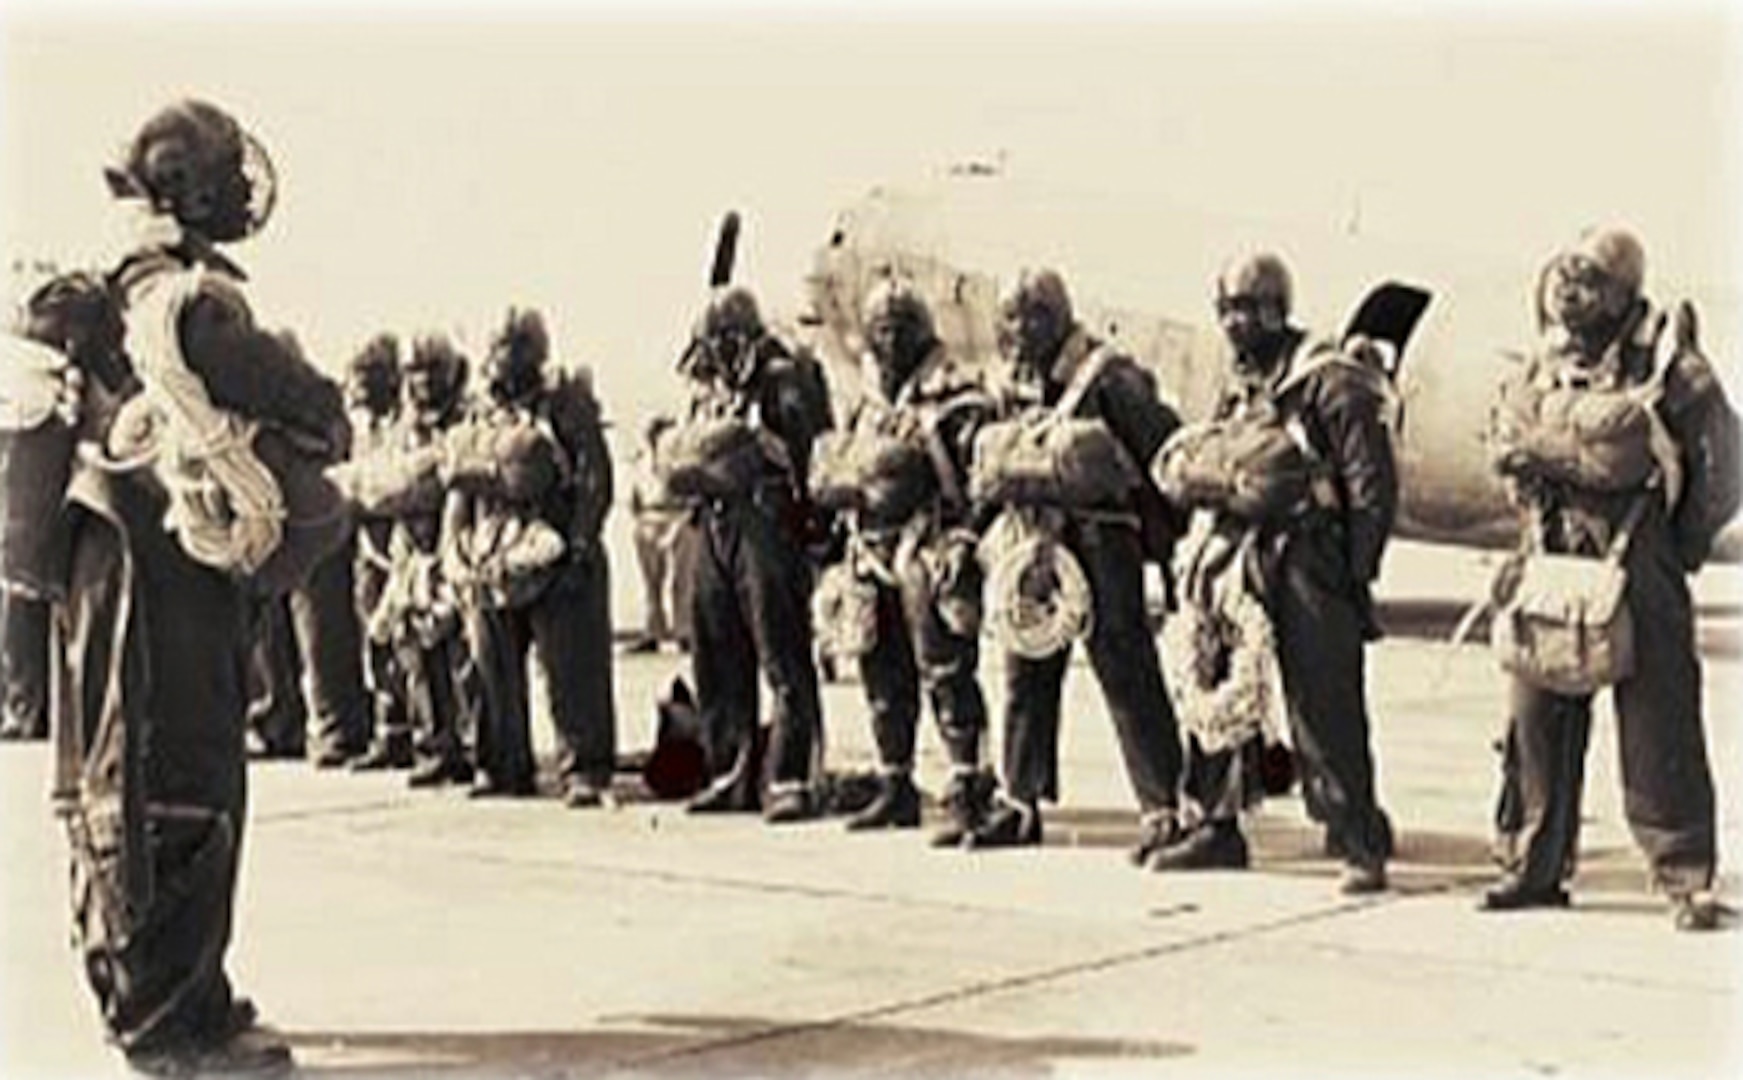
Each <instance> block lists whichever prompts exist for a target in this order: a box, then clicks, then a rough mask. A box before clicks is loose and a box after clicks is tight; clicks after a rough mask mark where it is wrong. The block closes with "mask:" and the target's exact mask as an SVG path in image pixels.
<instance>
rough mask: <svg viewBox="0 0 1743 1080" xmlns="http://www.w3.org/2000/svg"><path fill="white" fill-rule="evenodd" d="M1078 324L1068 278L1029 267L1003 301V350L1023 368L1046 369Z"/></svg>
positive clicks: (1000, 340)
mask: <svg viewBox="0 0 1743 1080" xmlns="http://www.w3.org/2000/svg"><path fill="white" fill-rule="evenodd" d="M1074 325H1076V323H1075V316H1074V315H1073V313H1072V309H1071V297H1070V295H1069V294H1068V293H1067V292H1066V291H1065V280H1064V279H1063V278H1061V277H1060V276H1059V274H1058V273H1057V272H1055V271H1053V270H1025V271H1024V272H1023V273H1022V274H1021V275H1020V276H1019V277H1018V279H1017V283H1016V284H1015V285H1014V286H1013V287H1012V288H1011V291H1010V292H1009V293H1008V294H1006V296H1005V298H1004V299H1003V300H1002V301H1001V302H1000V304H999V325H998V328H997V335H998V344H999V351H1000V352H1002V353H1003V354H1004V355H1005V357H1006V358H1007V359H1009V360H1010V361H1011V362H1012V363H1013V364H1015V365H1016V367H1017V368H1018V369H1019V370H1022V371H1029V372H1044V371H1045V370H1046V369H1047V367H1048V366H1049V365H1051V364H1052V362H1053V360H1054V358H1055V357H1056V356H1058V355H1059V349H1060V347H1061V346H1063V345H1064V344H1065V339H1066V338H1067V337H1069V336H1071V330H1072V327H1073V326H1074Z"/></svg>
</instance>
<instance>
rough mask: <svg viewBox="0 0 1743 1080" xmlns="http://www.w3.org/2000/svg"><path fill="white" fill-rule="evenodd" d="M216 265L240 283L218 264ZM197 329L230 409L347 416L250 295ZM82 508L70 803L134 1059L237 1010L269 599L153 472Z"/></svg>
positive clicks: (76, 914)
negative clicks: (169, 512)
mask: <svg viewBox="0 0 1743 1080" xmlns="http://www.w3.org/2000/svg"><path fill="white" fill-rule="evenodd" d="M176 257H177V258H181V259H187V258H190V257H189V256H186V255H185V254H183V253H177V255H176ZM158 258H161V256H159V257H158ZM150 261H151V260H149V259H148V260H145V262H146V263H147V264H149V263H150ZM205 261H207V262H208V263H209V264H210V265H212V266H213V267H214V268H215V269H217V270H219V271H227V270H228V271H232V273H233V276H235V277H237V278H240V271H234V270H233V268H231V267H230V265H229V264H228V262H227V261H226V260H223V259H222V256H218V255H216V253H210V254H208V255H206V257H205ZM135 268H136V264H134V263H133V262H131V261H130V263H129V264H124V265H123V268H122V271H121V272H120V273H119V275H118V276H119V277H120V278H121V279H122V280H123V281H125V280H126V279H127V277H128V274H129V273H130V272H134V270H135ZM147 272H149V265H148V266H147ZM178 331H179V337H180V344H181V349H182V353H183V355H184V357H185V359H186V361H187V364H188V366H189V368H190V369H192V370H193V371H194V372H195V373H196V374H198V375H199V376H200V378H201V380H202V381H203V382H204V383H205V384H206V387H207V390H208V392H209V393H210V395H211V397H212V399H213V401H214V403H215V404H217V405H218V406H220V407H223V408H243V407H246V408H251V409H258V410H260V411H261V413H264V414H267V415H271V416H272V417H273V418H274V419H275V420H278V421H279V422H281V423H284V424H285V425H287V426H290V427H294V428H296V429H297V430H299V431H301V432H302V433H304V434H305V435H307V436H309V437H312V438H316V439H320V438H323V437H325V436H328V435H330V434H331V433H333V432H334V431H336V430H338V429H339V428H340V427H341V426H342V425H343V424H344V410H343V404H342V402H341V400H340V395H339V392H338V389H337V387H335V386H333V385H332V384H331V382H329V381H328V380H326V379H325V378H324V377H323V376H321V375H320V373H319V372H318V371H316V370H315V369H314V368H313V367H311V366H309V365H308V364H307V363H306V362H305V361H303V360H302V359H301V357H300V356H297V355H294V354H293V353H292V351H290V350H287V349H286V348H285V347H284V346H283V344H282V343H281V342H279V341H278V340H277V339H275V338H274V337H273V336H272V335H269V334H265V333H262V332H260V331H258V330H256V329H255V328H254V326H253V323H252V319H251V317H250V315H249V313H248V311H247V309H246V307H245V306H243V302H242V301H241V299H240V297H239V296H238V295H237V294H236V293H235V292H234V291H233V290H229V289H226V290H224V291H222V292H220V293H211V292H202V293H201V294H198V295H197V296H196V297H194V298H193V299H192V300H191V301H190V302H189V304H188V306H187V307H186V308H184V309H183V311H182V314H181V317H180V322H179V326H178ZM333 449H334V450H335V452H340V451H339V448H338V447H334V448H333ZM69 502H70V504H71V518H72V532H71V552H70V556H71V558H70V566H71V570H70V575H69V581H68V590H67V600H66V603H65V605H64V607H63V609H62V611H61V613H60V618H61V619H62V632H63V635H64V641H65V646H66V648H65V658H64V663H63V664H62V666H61V669H60V671H59V675H58V678H59V689H60V695H59V699H58V702H59V707H58V709H57V714H56V718H55V719H56V733H55V734H56V747H57V771H56V784H55V797H56V803H57V808H58V810H59V812H60V814H61V816H62V818H63V820H64V821H65V823H66V826H67V831H68V838H69V840H70V843H71V849H72V863H73V925H74V932H75V937H76V939H77V941H78V943H79V947H80V949H81V952H82V954H83V957H84V963H85V971H86V975H87V977H88V979H89V982H90V985H91V988H92V990H93V991H94V992H95V993H96V996H97V999H98V1003H99V1005H100V1006H101V1009H102V1013H103V1020H104V1023H105V1025H106V1027H107V1028H108V1030H109V1032H110V1034H111V1036H112V1037H113V1038H114V1039H115V1041H116V1042H117V1043H118V1044H119V1045H120V1047H121V1048H122V1049H123V1050H126V1051H128V1052H130V1053H132V1052H148V1051H155V1050H158V1049H166V1048H175V1047H177V1046H186V1045H189V1044H195V1045H197V1044H199V1043H201V1042H210V1041H214V1040H217V1039H220V1038H221V1037H222V1035H223V1032H224V1030H225V1027H226V1025H227V1024H228V1023H229V1022H230V1014H231V1008H232V996H231V987H230V982H229V980H228V978H227V977H226V975H225V971H224V957H225V952H226V950H227V949H228V946H229V942H230V931H231V918H232V903H233V900H234V895H235V887H236V873H237V867H238V860H239V858H240V853H241V844H242V835H243V828H244V819H245V812H246V769H245V760H244V746H243V734H244V724H245V720H244V709H245V707H246V698H245V682H246V672H247V665H248V646H249V641H250V630H251V624H252V622H253V621H254V617H255V615H256V614H257V611H258V600H257V599H256V598H255V597H254V596H253V595H252V594H251V592H250V590H249V587H248V585H247V584H246V583H245V582H243V581H241V580H239V579H237V578H235V577H232V576H230V575H228V574H226V573H224V572H221V571H219V570H215V569H212V568H210V567H207V566H205V565H202V564H200V563H198V562H195V561H194V560H193V559H191V558H190V557H189V556H188V555H187V554H186V553H185V552H184V551H183V550H182V549H181V547H180V546H178V544H177V542H176V539H175V538H174V537H173V536H172V535H171V534H169V533H168V532H167V531H166V530H165V528H164V524H163V521H164V512H165V509H166V506H167V504H168V496H167V493H166V491H165V489H164V487H163V485H162V483H161V482H160V481H159V480H158V479H157V476H156V474H155V473H154V472H153V471H151V470H150V469H140V470H135V471H132V472H129V473H125V474H111V473H107V472H102V471H98V470H96V469H93V468H90V467H89V466H84V467H81V469H80V471H79V472H78V473H77V474H75V476H74V479H73V483H72V487H71V488H70V490H69Z"/></svg>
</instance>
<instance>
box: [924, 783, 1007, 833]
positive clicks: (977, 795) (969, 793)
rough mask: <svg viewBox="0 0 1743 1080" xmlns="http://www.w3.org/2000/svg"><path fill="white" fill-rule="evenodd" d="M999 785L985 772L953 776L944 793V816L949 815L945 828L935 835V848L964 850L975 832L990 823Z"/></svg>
mask: <svg viewBox="0 0 1743 1080" xmlns="http://www.w3.org/2000/svg"><path fill="white" fill-rule="evenodd" d="M997 786H998V783H997V781H995V780H994V779H993V774H992V773H990V772H987V771H986V770H984V769H978V770H976V771H974V772H957V773H953V774H951V777H950V784H949V785H948V786H947V787H946V788H945V789H944V798H943V800H942V802H943V803H944V812H945V813H946V814H947V815H949V816H948V817H947V818H946V820H945V823H944V825H943V827H942V828H940V829H939V830H938V831H937V832H935V833H933V834H932V846H933V847H961V846H963V844H964V843H966V842H967V840H968V838H969V837H970V836H971V835H972V834H973V833H974V831H975V830H976V829H978V828H980V827H981V824H982V823H983V822H985V821H986V816H987V811H988V810H990V809H992V803H993V791H994V789H995V788H997Z"/></svg>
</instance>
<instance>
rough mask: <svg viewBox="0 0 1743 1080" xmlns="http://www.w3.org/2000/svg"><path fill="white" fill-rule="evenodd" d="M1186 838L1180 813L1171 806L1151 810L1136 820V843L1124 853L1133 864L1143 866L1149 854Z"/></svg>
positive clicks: (1148, 859)
mask: <svg viewBox="0 0 1743 1080" xmlns="http://www.w3.org/2000/svg"><path fill="white" fill-rule="evenodd" d="M1185 838H1186V831H1185V830H1184V829H1182V828H1181V827H1180V815H1179V814H1178V813H1176V812H1175V810H1174V808H1173V807H1172V806H1170V807H1165V808H1163V809H1161V810H1152V811H1150V812H1149V813H1147V814H1145V815H1144V816H1143V817H1142V818H1140V819H1139V820H1138V843H1137V844H1136V846H1134V847H1133V848H1132V850H1131V851H1129V852H1127V853H1126V856H1127V858H1129V859H1131V860H1132V865H1133V866H1143V865H1144V864H1145V863H1147V862H1149V861H1150V856H1152V855H1154V854H1156V853H1157V852H1159V851H1162V850H1163V849H1165V848H1168V847H1172V846H1173V845H1175V844H1178V843H1179V842H1180V841H1182V840H1184V839H1185Z"/></svg>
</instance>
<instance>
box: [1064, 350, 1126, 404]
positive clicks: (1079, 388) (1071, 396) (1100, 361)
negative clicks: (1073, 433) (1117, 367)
mask: <svg viewBox="0 0 1743 1080" xmlns="http://www.w3.org/2000/svg"><path fill="white" fill-rule="evenodd" d="M1113 358H1114V351H1113V350H1112V349H1110V348H1108V346H1106V345H1098V346H1096V347H1095V349H1094V350H1092V351H1091V352H1090V354H1089V356H1088V357H1086V358H1085V359H1084V361H1083V366H1082V367H1080V368H1078V369H1077V372H1076V374H1074V375H1072V377H1071V381H1070V382H1069V383H1067V384H1065V390H1064V392H1063V393H1061V394H1060V395H1059V400H1058V401H1057V402H1055V403H1054V405H1053V413H1052V419H1053V420H1056V421H1057V420H1066V419H1069V418H1070V417H1071V415H1072V414H1073V413H1075V412H1076V411H1077V407H1078V406H1079V405H1081V404H1082V403H1083V399H1084V398H1085V397H1087V396H1088V395H1089V391H1090V388H1091V387H1092V386H1094V385H1095V381H1096V379H1098V378H1099V377H1100V376H1101V373H1102V369H1103V368H1105V367H1107V366H1108V363H1109V361H1111V360H1112V359H1113Z"/></svg>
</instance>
